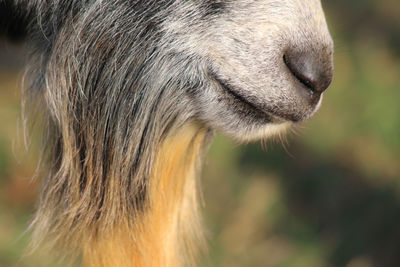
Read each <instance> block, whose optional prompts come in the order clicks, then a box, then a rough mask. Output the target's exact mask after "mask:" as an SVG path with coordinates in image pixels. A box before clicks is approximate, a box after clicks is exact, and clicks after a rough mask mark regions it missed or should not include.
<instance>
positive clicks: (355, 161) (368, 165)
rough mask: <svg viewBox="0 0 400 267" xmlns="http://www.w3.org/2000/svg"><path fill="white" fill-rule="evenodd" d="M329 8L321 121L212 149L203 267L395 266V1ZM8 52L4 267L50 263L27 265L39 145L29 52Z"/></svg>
mask: <svg viewBox="0 0 400 267" xmlns="http://www.w3.org/2000/svg"><path fill="white" fill-rule="evenodd" d="M325 5H326V6H327V11H328V12H327V13H328V14H327V15H328V20H329V23H330V25H331V26H332V27H331V29H332V33H333V36H334V38H335V41H336V46H337V50H336V56H335V60H336V67H335V68H336V73H335V75H336V77H335V80H334V83H333V84H332V87H331V88H330V89H329V90H328V91H327V92H326V94H325V97H324V98H325V99H324V103H323V105H322V107H321V110H320V111H319V112H318V113H317V115H316V116H315V117H314V118H313V119H312V120H310V121H309V122H307V123H304V124H302V126H299V127H297V128H296V132H297V134H292V135H289V137H288V143H289V145H288V146H287V148H286V150H287V151H286V150H285V149H284V148H283V147H282V146H281V145H280V144H274V143H273V142H272V143H271V144H270V145H269V146H268V151H263V150H262V149H261V146H260V145H259V144H252V145H246V146H244V145H240V146H239V145H237V144H235V143H232V141H230V140H229V139H227V138H225V137H223V136H220V135H217V137H216V139H215V142H214V143H213V146H212V147H211V150H210V153H209V156H208V158H207V160H206V164H205V165H206V166H205V168H204V171H203V191H204V199H205V203H206V205H205V207H204V213H205V221H206V224H207V226H208V228H209V234H208V235H209V240H210V255H209V257H207V258H206V259H204V262H203V264H202V265H203V266H229V267H231V266H232V267H235V266H249V267H251V266H277V267H293V266H296V267H302V266H304V267H310V266H311V267H314V266H315V267H319V266H328V267H329V266H338V267H341V266H347V267H372V266H384V267H392V266H393V267H397V266H400V229H399V227H398V226H397V225H398V223H399V220H400V184H399V183H400V164H399V163H400V138H399V137H400V105H399V104H398V102H399V100H400V5H399V3H398V0H381V1H378V0H357V1H347V0H330V1H326V3H325ZM3 46H4V44H3V45H2V47H3ZM7 46H10V45H7ZM10 47H12V46H10ZM10 49H11V50H10V51H11V52H8V53H7V52H4V50H3V52H2V53H0V55H2V56H1V57H0V122H1V127H0V266H24V267H25V266H26V267H30V266H55V265H54V264H51V263H49V260H48V258H49V255H48V254H45V253H44V252H37V253H35V254H33V255H30V256H28V257H26V258H24V257H23V258H21V256H22V255H23V254H24V249H25V248H26V246H27V243H28V240H29V234H23V233H24V230H25V229H26V228H27V226H28V224H29V218H31V214H32V212H33V210H34V201H35V199H36V195H37V184H36V183H32V182H31V180H30V177H31V176H32V175H33V173H34V171H35V162H36V160H37V151H38V148H37V140H36V141H35V140H33V143H32V145H31V146H30V150H29V151H28V152H27V151H26V149H25V148H24V146H23V144H22V143H23V142H22V136H21V135H22V134H21V126H20V125H21V120H20V96H19V91H20V89H19V88H20V87H21V84H20V80H21V79H20V78H21V71H22V66H23V60H21V59H19V60H16V59H15V55H17V54H18V53H19V52H21V51H22V52H23V49H20V50H18V49H17V50H13V49H14V48H10ZM18 51H19V52H18ZM50 258H51V257H50Z"/></svg>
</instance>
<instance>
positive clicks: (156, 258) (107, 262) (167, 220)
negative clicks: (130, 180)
mask: <svg viewBox="0 0 400 267" xmlns="http://www.w3.org/2000/svg"><path fill="white" fill-rule="evenodd" d="M205 135H206V131H205V130H203V129H201V128H200V127H199V126H196V125H190V126H185V127H184V128H183V129H179V130H175V131H172V134H171V135H170V136H169V137H167V138H166V139H165V141H164V142H163V143H162V144H161V146H160V149H159V151H158V152H157V156H156V159H155V161H154V164H153V167H152V171H151V177H150V180H149V189H148V192H147V193H148V199H147V206H146V209H145V210H144V211H143V213H142V214H140V212H139V214H137V215H136V216H137V219H136V221H135V226H134V227H133V228H134V229H129V227H128V226H127V224H122V225H120V226H118V227H116V229H114V230H113V231H112V232H110V233H101V234H99V236H100V237H98V238H96V240H91V241H90V242H88V244H87V245H85V248H84V252H83V264H84V266H86V267H94V266H96V267H111V266H114V267H115V266H117V267H119V266H121V267H125V266H126V267H128V266H135V267H137V266H146V267H147V266H148V267H153V266H154V267H159V266H166V267H169V266H174V267H175V266H188V265H191V264H192V262H193V260H194V258H195V256H196V254H197V251H196V250H197V249H196V247H197V246H199V244H198V243H201V242H202V239H201V236H199V233H200V231H199V230H200V229H199V216H198V201H197V198H198V195H197V192H196V183H197V181H196V172H197V169H198V168H197V166H198V160H197V159H198V158H199V154H200V153H201V148H202V146H203V144H204V138H205ZM194 243H196V246H195V244H194ZM185 253H186V254H187V255H185Z"/></svg>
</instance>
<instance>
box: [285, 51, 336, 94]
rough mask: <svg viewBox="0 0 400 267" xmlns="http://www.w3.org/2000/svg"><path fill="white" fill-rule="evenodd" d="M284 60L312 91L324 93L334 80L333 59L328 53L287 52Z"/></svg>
mask: <svg viewBox="0 0 400 267" xmlns="http://www.w3.org/2000/svg"><path fill="white" fill-rule="evenodd" d="M283 61H284V63H285V65H286V66H287V68H288V69H289V70H290V72H291V73H292V75H293V76H294V77H295V78H296V79H297V80H298V81H299V82H300V83H302V84H303V85H304V86H305V87H306V88H308V89H309V90H310V91H311V92H312V93H323V92H324V91H325V90H326V89H327V88H328V87H329V85H330V83H331V82H332V77H333V60H332V56H331V55H329V54H326V53H321V54H318V53H290V52H289V53H286V54H285V55H284V56H283Z"/></svg>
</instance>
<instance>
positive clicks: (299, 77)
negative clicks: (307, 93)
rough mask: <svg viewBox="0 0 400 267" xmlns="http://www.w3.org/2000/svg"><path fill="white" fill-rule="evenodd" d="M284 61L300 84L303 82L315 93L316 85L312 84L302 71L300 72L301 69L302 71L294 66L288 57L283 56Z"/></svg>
mask: <svg viewBox="0 0 400 267" xmlns="http://www.w3.org/2000/svg"><path fill="white" fill-rule="evenodd" d="M283 61H284V62H285V65H286V67H287V68H288V69H289V70H290V72H291V73H292V74H293V76H294V77H295V78H296V79H297V80H298V81H299V82H301V83H302V84H303V85H304V86H305V87H307V88H308V89H310V90H311V92H312V93H314V91H315V87H314V85H313V82H312V81H311V80H310V79H309V78H307V77H305V76H304V75H303V74H302V72H301V70H299V69H300V68H299V66H295V65H293V63H291V62H290V61H289V60H288V58H287V56H286V55H284V56H283Z"/></svg>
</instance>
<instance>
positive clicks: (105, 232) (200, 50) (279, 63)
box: [0, 0, 333, 266]
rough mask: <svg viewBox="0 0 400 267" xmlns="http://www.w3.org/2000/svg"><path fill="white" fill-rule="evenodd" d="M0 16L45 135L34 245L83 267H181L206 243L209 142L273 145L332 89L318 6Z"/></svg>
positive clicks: (42, 11) (9, 10)
mask: <svg viewBox="0 0 400 267" xmlns="http://www.w3.org/2000/svg"><path fill="white" fill-rule="evenodd" d="M0 7H1V8H2V9H3V11H2V12H3V13H4V14H8V15H7V16H3V17H2V18H0V25H1V28H2V31H3V32H6V33H13V32H15V29H18V32H20V33H23V34H24V35H25V36H26V40H27V43H29V44H30V46H31V47H32V51H33V56H32V60H31V64H30V67H29V71H28V73H29V76H28V77H29V78H28V80H29V81H30V84H29V86H27V89H26V90H25V94H24V100H23V102H24V106H27V109H28V110H30V109H29V107H30V108H33V107H36V108H37V109H38V110H39V112H40V114H41V115H42V116H43V118H42V119H41V120H43V121H44V123H45V125H44V129H45V130H44V137H43V140H44V142H43V143H44V146H45V149H44V153H43V158H45V159H47V161H46V162H47V164H46V169H47V174H46V176H45V177H44V178H43V183H42V189H41V192H40V200H39V202H38V208H37V212H36V215H35V218H34V219H33V222H32V226H31V227H32V229H33V243H34V246H38V245H39V244H41V243H42V242H47V243H48V244H51V245H53V246H55V247H57V248H58V249H61V250H63V251H66V252H68V253H71V255H79V256H82V261H83V264H84V265H85V266H188V265H193V264H194V262H195V261H196V255H198V251H199V249H200V248H201V247H202V246H203V244H204V243H205V241H204V238H203V236H202V230H201V219H200V215H199V204H198V192H197V191H198V180H197V178H196V177H197V176H198V175H197V173H198V171H199V167H200V165H201V160H202V158H203V157H204V154H205V151H206V150H207V147H208V146H209V144H210V142H211V140H212V137H213V133H214V131H215V130H218V131H221V132H222V133H224V134H226V135H228V136H230V137H232V138H233V139H235V140H237V141H239V142H248V141H256V140H263V139H265V138H267V137H268V136H271V135H275V134H279V133H281V132H283V131H285V129H287V128H288V127H290V126H291V125H292V124H295V123H298V122H301V121H304V120H306V119H308V118H309V117H311V116H312V115H313V114H314V112H315V111H316V110H317V109H318V107H319V105H320V103H321V98H322V95H323V92H324V91H325V90H326V89H327V88H328V86H329V84H330V83H331V80H332V75H333V74H332V73H333V42H332V39H331V37H330V34H329V31H328V28H327V25H326V22H325V18H324V13H323V10H322V7H321V3H320V0H284V1H283V0H258V1H256V0H214V1H212V0H130V1H127V0H13V1H11V0H8V1H4V0H3V2H0ZM10 18H12V23H7V21H6V20H7V19H10ZM11 28H13V29H14V31H13V30H12V29H11Z"/></svg>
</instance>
